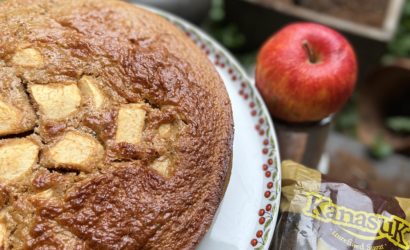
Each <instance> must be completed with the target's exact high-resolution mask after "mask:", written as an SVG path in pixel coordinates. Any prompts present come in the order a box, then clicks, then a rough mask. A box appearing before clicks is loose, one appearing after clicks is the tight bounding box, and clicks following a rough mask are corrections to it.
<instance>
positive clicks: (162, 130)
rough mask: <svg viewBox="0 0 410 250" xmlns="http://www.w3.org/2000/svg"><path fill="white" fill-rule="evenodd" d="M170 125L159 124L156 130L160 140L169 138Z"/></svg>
mask: <svg viewBox="0 0 410 250" xmlns="http://www.w3.org/2000/svg"><path fill="white" fill-rule="evenodd" d="M171 130H172V125H171V124H169V123H166V124H161V125H160V126H159V128H158V132H159V135H160V136H161V137H162V138H167V137H170V136H171Z"/></svg>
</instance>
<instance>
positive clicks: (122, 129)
mask: <svg viewBox="0 0 410 250" xmlns="http://www.w3.org/2000/svg"><path fill="white" fill-rule="evenodd" d="M145 114H146V111H145V110H144V109H143V108H142V105H141V104H126V105H122V106H121V108H120V110H119V112H118V118H117V132H116V135H115V141H116V142H117V143H119V142H127V143H131V144H138V143H139V142H140V141H141V137H142V131H143V130H144V125H145Z"/></svg>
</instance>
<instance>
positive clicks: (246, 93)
mask: <svg viewBox="0 0 410 250" xmlns="http://www.w3.org/2000/svg"><path fill="white" fill-rule="evenodd" d="M181 28H183V29H186V27H181ZM186 34H187V36H188V37H190V38H191V39H192V41H194V43H195V44H196V45H197V46H198V47H199V48H200V49H201V50H202V51H203V52H204V53H205V55H207V56H208V57H211V53H214V57H213V63H214V65H215V66H216V67H219V68H221V69H223V70H226V71H227V73H228V74H229V76H230V78H231V80H232V81H233V82H234V83H239V84H240V90H239V95H240V96H241V97H242V98H243V99H244V100H245V101H246V102H248V106H249V109H250V115H251V116H252V117H254V119H255V120H256V125H255V130H256V131H257V132H258V134H259V135H260V136H261V137H262V146H263V149H262V154H263V155H265V156H266V157H267V160H266V163H264V164H263V165H262V171H263V172H264V176H265V177H266V178H267V182H266V187H265V191H264V194H263V195H264V197H265V199H266V205H264V207H263V208H261V209H260V210H259V211H258V216H259V219H258V224H259V227H258V230H257V231H256V233H255V236H254V238H253V239H252V240H251V241H250V245H251V246H252V247H253V248H255V249H256V250H262V249H264V248H265V247H266V246H265V245H266V243H267V239H268V237H269V233H270V230H271V228H270V227H269V226H270V225H271V224H272V222H273V218H274V214H275V212H276V209H277V207H276V206H275V204H274V200H275V199H276V198H277V195H278V194H277V190H279V189H278V186H279V185H278V184H279V183H277V182H276V177H277V176H276V175H277V172H276V171H277V170H276V169H277V167H278V166H277V165H276V161H275V160H274V157H275V155H274V152H275V143H274V141H273V138H272V136H271V135H270V131H269V125H268V124H267V122H266V120H267V119H266V114H265V113H264V112H263V111H262V108H261V103H260V102H259V100H258V99H257V98H256V97H255V95H254V93H253V89H252V88H250V87H249V84H250V83H248V82H246V81H245V80H243V79H241V77H240V76H241V74H240V73H239V71H238V70H237V69H235V68H234V66H232V65H231V64H230V62H229V61H228V60H227V59H226V58H225V57H224V56H223V54H221V53H219V52H217V51H212V50H213V48H212V47H211V46H208V45H206V44H205V43H202V42H201V41H200V40H199V39H198V37H197V36H196V35H195V34H194V33H191V32H189V31H186ZM210 59H211V61H212V58H210Z"/></svg>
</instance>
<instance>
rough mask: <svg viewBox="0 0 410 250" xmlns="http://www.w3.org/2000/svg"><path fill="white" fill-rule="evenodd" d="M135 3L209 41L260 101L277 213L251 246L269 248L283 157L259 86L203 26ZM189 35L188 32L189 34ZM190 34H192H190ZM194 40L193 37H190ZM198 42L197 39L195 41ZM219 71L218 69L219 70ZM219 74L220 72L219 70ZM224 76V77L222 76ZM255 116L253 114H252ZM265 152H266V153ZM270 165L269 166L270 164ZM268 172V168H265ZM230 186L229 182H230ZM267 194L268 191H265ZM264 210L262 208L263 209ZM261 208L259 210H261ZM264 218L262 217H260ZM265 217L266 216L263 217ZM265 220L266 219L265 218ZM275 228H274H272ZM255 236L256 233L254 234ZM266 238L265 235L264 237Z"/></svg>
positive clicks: (278, 196) (279, 188) (279, 187)
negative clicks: (272, 169)
mask: <svg viewBox="0 0 410 250" xmlns="http://www.w3.org/2000/svg"><path fill="white" fill-rule="evenodd" d="M132 4H133V5H135V6H137V7H140V8H144V9H147V10H149V11H151V12H153V13H155V14H158V15H159V16H161V17H163V18H165V19H166V20H168V21H170V22H171V23H173V24H174V25H176V26H177V27H178V28H179V29H181V30H182V31H183V32H184V33H186V32H187V30H189V31H190V32H192V31H193V32H195V33H196V35H197V36H198V38H201V39H202V40H205V41H208V45H209V44H210V45H212V46H213V47H214V48H215V50H216V51H218V54H222V55H223V56H224V57H225V58H226V61H227V62H230V64H231V66H232V67H233V68H234V69H235V70H237V71H238V72H239V75H241V76H242V78H243V79H242V82H243V83H246V85H247V87H248V88H250V89H251V92H252V96H251V98H254V99H255V100H257V101H258V107H259V108H260V109H261V112H262V114H263V115H264V118H265V122H266V123H267V125H268V126H267V127H268V129H267V130H266V133H267V134H268V133H269V131H270V134H269V135H267V137H271V138H269V139H272V142H273V144H274V145H272V152H274V154H275V155H274V157H272V158H274V160H273V161H274V163H272V164H270V163H269V165H271V166H275V167H276V168H275V170H276V177H273V178H272V179H274V181H275V182H276V183H275V192H276V195H275V198H274V200H270V201H269V204H272V205H274V206H275V213H274V214H272V217H271V218H270V219H271V222H270V225H269V226H268V227H266V226H264V225H266V224H264V223H260V222H261V220H259V224H260V226H262V228H263V230H264V231H266V230H269V232H268V234H267V237H266V239H263V240H262V242H259V241H258V244H257V245H255V246H254V245H253V244H252V241H253V240H254V239H250V244H249V247H252V248H253V249H255V250H268V249H269V247H270V245H271V243H272V239H273V235H274V231H275V229H276V223H277V220H278V216H279V205H280V200H281V191H282V190H281V187H282V183H281V182H282V178H281V177H282V175H281V159H280V148H279V144H278V140H277V135H276V130H275V126H274V123H273V120H272V118H271V116H270V113H269V111H268V108H267V106H266V104H265V102H264V100H263V98H262V96H261V95H260V93H259V91H258V90H257V88H256V87H255V84H253V82H254V81H253V80H252V79H251V78H250V77H249V76H248V74H247V73H246V72H245V70H244V69H243V68H242V66H241V64H240V63H239V62H238V61H237V59H236V58H235V57H234V56H233V55H232V54H231V53H230V52H229V51H228V50H227V49H225V48H224V47H223V46H222V45H221V44H220V43H219V42H218V41H216V40H215V39H214V38H213V37H211V36H210V35H208V34H206V32H205V31H203V30H202V29H201V28H199V27H197V26H196V25H194V24H192V23H190V22H188V21H186V20H184V19H183V18H181V17H178V16H176V15H174V14H172V13H169V12H167V11H164V10H161V9H158V8H155V7H152V6H147V5H144V4H137V3H135V2H134V3H132ZM187 35H188V34H187ZM188 36H190V35H188ZM190 38H191V40H192V37H190ZM193 42H194V43H195V45H197V44H196V42H195V41H193ZM206 56H207V58H208V59H209V60H210V62H211V63H212V65H213V66H214V67H215V70H216V71H217V69H216V66H217V65H215V63H214V62H212V60H211V59H210V58H209V56H208V53H206ZM217 72H218V71H217ZM218 74H219V72H218ZM221 78H222V77H221ZM252 116H253V115H252ZM264 154H265V153H264ZM233 157H234V156H233ZM264 165H268V164H264ZM268 167H269V166H268ZM263 170H264V171H265V173H266V170H265V169H263ZM228 186H229V184H228ZM265 194H266V192H265ZM269 198H270V197H266V196H265V197H264V199H265V200H269ZM261 210H262V209H261ZM261 210H259V211H261ZM259 216H261V214H259ZM260 218H262V217H260ZM263 218H265V217H263ZM264 221H265V220H264ZM272 229H273V230H272ZM254 237H255V235H254ZM264 238H265V237H264Z"/></svg>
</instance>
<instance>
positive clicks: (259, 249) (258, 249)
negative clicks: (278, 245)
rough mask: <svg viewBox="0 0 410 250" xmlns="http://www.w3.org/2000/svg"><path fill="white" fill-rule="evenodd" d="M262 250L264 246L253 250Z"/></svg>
mask: <svg viewBox="0 0 410 250" xmlns="http://www.w3.org/2000/svg"><path fill="white" fill-rule="evenodd" d="M263 248H264V245H262V246H259V247H257V248H255V250H263Z"/></svg>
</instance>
